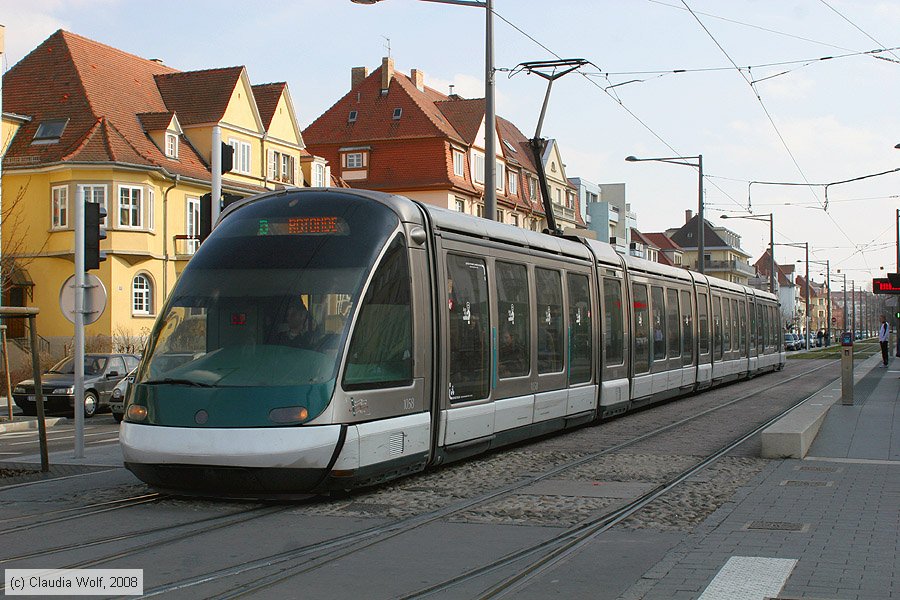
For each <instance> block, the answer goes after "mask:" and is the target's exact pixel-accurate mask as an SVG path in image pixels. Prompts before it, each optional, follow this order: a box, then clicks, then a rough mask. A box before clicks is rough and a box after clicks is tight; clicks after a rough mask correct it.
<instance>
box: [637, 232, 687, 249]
mask: <svg viewBox="0 0 900 600" xmlns="http://www.w3.org/2000/svg"><path fill="white" fill-rule="evenodd" d="M632 231H633V230H632ZM642 235H643V236H644V237H645V238H647V239H648V240H650V242H651V243H652V244H653V245H654V246H656V247H657V248H659V249H660V250H678V251H681V246H679V245H678V244H676V243H675V242H673V241H672V238H670V237H669V236H667V235H666V234H665V233H661V232H654V233H644V234H642Z"/></svg>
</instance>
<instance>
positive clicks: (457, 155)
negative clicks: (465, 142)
mask: <svg viewBox="0 0 900 600" xmlns="http://www.w3.org/2000/svg"><path fill="white" fill-rule="evenodd" d="M453 174H454V175H456V176H457V177H465V176H466V156H465V154H463V153H462V152H460V151H459V150H454V151H453Z"/></svg>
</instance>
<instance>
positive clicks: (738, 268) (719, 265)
mask: <svg viewBox="0 0 900 600" xmlns="http://www.w3.org/2000/svg"><path fill="white" fill-rule="evenodd" d="M704 267H705V270H706V271H724V272H727V273H738V274H740V275H744V276H746V277H753V276H755V275H756V269H754V268H753V267H751V266H750V265H749V264H748V263H746V262H744V261H742V260H708V261H706V263H705V264H704Z"/></svg>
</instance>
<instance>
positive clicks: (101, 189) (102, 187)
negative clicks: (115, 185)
mask: <svg viewBox="0 0 900 600" xmlns="http://www.w3.org/2000/svg"><path fill="white" fill-rule="evenodd" d="M76 197H77V198H81V199H82V200H84V201H85V202H96V203H97V204H99V205H100V206H102V207H103V208H104V209H105V210H106V213H107V216H106V217H104V218H103V219H102V220H101V221H100V226H101V227H106V220H107V219H108V218H109V205H108V204H107V202H106V184H102V183H101V184H96V183H80V184H78V192H77V194H76Z"/></svg>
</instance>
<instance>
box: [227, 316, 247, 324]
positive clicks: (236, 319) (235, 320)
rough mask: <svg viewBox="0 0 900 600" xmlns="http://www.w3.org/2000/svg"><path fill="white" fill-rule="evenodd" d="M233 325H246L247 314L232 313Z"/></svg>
mask: <svg viewBox="0 0 900 600" xmlns="http://www.w3.org/2000/svg"><path fill="white" fill-rule="evenodd" d="M231 324H232V325H246V324H247V313H231Z"/></svg>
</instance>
